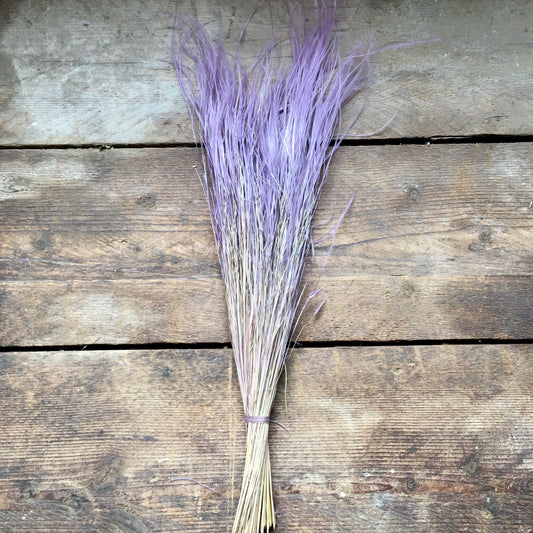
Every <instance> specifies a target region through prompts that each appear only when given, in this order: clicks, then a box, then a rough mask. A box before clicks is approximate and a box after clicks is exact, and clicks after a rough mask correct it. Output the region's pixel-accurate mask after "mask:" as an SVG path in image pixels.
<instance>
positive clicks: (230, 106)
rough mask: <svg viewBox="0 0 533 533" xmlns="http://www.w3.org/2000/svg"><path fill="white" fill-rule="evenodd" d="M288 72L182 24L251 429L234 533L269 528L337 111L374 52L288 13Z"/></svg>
mask: <svg viewBox="0 0 533 533" xmlns="http://www.w3.org/2000/svg"><path fill="white" fill-rule="evenodd" d="M288 10H289V18H290V44H291V49H292V63H291V64H284V62H283V61H281V60H279V58H277V57H276V50H277V49H276V43H275V42H274V41H272V42H271V43H270V44H269V45H268V46H267V47H266V49H265V50H264V51H263V53H262V54H261V55H260V56H259V57H258V58H257V60H256V61H255V63H254V64H253V65H252V66H251V67H250V68H247V67H245V65H244V64H243V62H242V61H241V60H240V58H239V54H238V50H237V52H236V54H233V55H232V54H230V53H228V52H227V51H226V50H225V48H224V46H223V44H222V41H221V38H220V36H219V37H218V39H212V38H211V37H210V36H209V35H208V34H207V32H206V30H205V29H204V27H203V26H202V25H201V24H200V23H199V22H198V21H197V20H196V19H194V18H192V17H186V18H180V19H179V22H180V28H179V30H178V31H177V32H175V33H177V34H179V41H178V42H174V46H173V62H174V65H175V67H176V71H177V75H178V80H179V83H180V86H181V90H182V92H183V94H184V96H185V98H186V101H187V103H188V106H189V110H190V113H191V116H192V119H193V121H194V124H195V127H196V132H197V134H198V135H199V138H200V139H201V141H202V143H203V148H204V151H203V157H204V173H203V179H202V181H203V186H204V190H205V194H206V196H207V200H208V203H209V208H210V211H211V218H212V224H213V229H214V235H215V240H216V246H217V250H218V256H219V259H220V264H221V269H222V276H223V279H224V284H225V288H226V302H227V307H228V315H229V325H230V330H231V338H232V344H233V350H234V359H235V364H236V367H237V373H238V379H239V384H240V389H241V394H242V401H243V404H244V412H245V416H246V418H245V420H246V421H247V422H248V438H247V446H248V451H247V456H246V465H245V472H244V476H243V486H242V492H241V498H240V501H239V506H238V509H237V516H236V518H235V523H234V529H233V531H234V533H236V532H250V533H252V532H253V533H256V532H258V531H261V530H263V529H265V528H268V527H270V526H274V525H275V516H274V508H273V503H272V487H271V476H270V460H269V453H268V440H267V437H268V420H269V416H270V411H271V407H272V402H273V399H274V396H275V392H276V385H277V382H278V378H279V376H280V373H281V371H282V369H283V365H284V363H285V361H286V359H287V354H288V346H289V342H290V340H291V335H292V333H293V331H294V327H295V322H296V321H297V320H296V319H297V315H296V314H297V310H298V307H299V306H301V304H302V293H303V289H302V287H301V284H302V276H303V272H304V268H305V265H306V258H307V255H308V253H309V252H310V250H311V247H312V235H311V233H312V226H311V221H312V218H313V215H314V213H315V210H316V207H317V203H318V200H319V198H320V193H321V190H322V186H323V185H324V180H325V178H326V174H327V170H328V167H329V165H330V162H331V158H332V155H333V153H334V152H335V150H336V148H337V147H338V146H339V143H340V142H341V140H342V137H343V133H342V132H339V128H340V123H341V110H342V107H343V105H344V104H345V103H346V102H347V101H348V100H349V99H350V98H351V97H352V96H354V95H355V94H356V93H357V92H358V91H359V90H360V89H361V88H362V87H363V85H364V84H365V82H366V79H367V73H368V66H369V60H370V55H371V54H372V49H371V42H370V40H368V41H363V42H360V43H358V44H356V45H355V46H354V47H353V48H352V50H351V51H350V52H349V53H348V54H347V55H344V56H343V55H342V53H341V50H340V42H339V39H338V37H337V35H336V32H335V30H336V12H335V7H334V6H330V5H327V4H326V2H325V1H322V2H318V4H317V5H316V7H315V14H316V25H315V26H314V27H312V28H311V27H309V26H308V25H307V24H304V23H300V22H298V20H299V18H300V17H298V16H297V13H296V10H293V9H291V8H290V7H288Z"/></svg>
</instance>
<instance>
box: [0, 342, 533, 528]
mask: <svg viewBox="0 0 533 533" xmlns="http://www.w3.org/2000/svg"><path fill="white" fill-rule="evenodd" d="M0 376H1V380H2V387H1V388H0V529H1V530H2V531H4V532H15V531H16V532H17V533H18V532H32V533H34V532H47V531H65V532H66V531H68V532H80V533H81V532H93V531H101V532H108V531H109V532H111V531H124V532H126V531H128V532H173V531H180V532H202V533H210V532H220V531H230V529H229V527H230V523H231V520H232V514H233V512H234V508H235V505H236V498H237V496H238V489H239V483H240V479H239V477H240V472H241V469H242V466H243V461H244V449H243V445H244V424H243V423H242V417H241V410H242V407H241V406H240V399H239V398H240V397H239V393H238V391H237V389H236V379H235V375H234V373H233V370H232V363H231V351H230V350H179V351H178V350H173V351H171V350H162V351H112V352H110V351H105V352H100V351H82V352H36V353H2V354H0ZM532 383H533V374H532V367H531V346H529V345H517V344H515V345H491V346H414V347H413V346H411V347H374V348H370V347H366V348H361V347H359V348H357V347H352V348H330V349H304V350H295V351H294V353H293V357H292V359H291V360H290V363H289V369H288V388H287V395H286V398H284V394H283V386H282V387H281V390H280V392H279V394H278V398H277V404H276V407H275V412H274V417H275V418H276V419H277V420H279V421H280V422H282V423H283V424H286V425H287V426H288V427H289V429H290V434H288V433H285V432H284V431H282V430H281V429H280V428H279V427H277V426H273V427H272V430H271V444H272V462H273V470H274V484H275V495H276V496H275V499H276V506H277V509H278V510H279V529H277V531H279V532H280V533H284V532H287V533H288V532H294V531H298V532H315V531H321V532H341V531H342V532H358V533H371V532H372V533H378V532H380V531H387V532H388V533H400V532H402V533H403V532H405V531H414V532H417V533H418V532H420V533H422V532H445V531H450V532H452V531H454V532H455V531H479V532H483V533H489V532H490V533H501V532H506V533H520V532H522V533H526V532H530V531H531V508H532V507H531V506H532V505H533V493H532V483H533V477H532V474H533V462H532V459H533V452H532V449H531V442H532V439H533V402H532V395H531V392H532V391H531V384H532ZM285 404H286V406H287V408H285ZM174 476H184V477H192V478H196V479H197V480H199V481H201V482H203V483H207V484H209V485H211V486H212V487H214V488H215V489H216V490H217V491H218V494H214V493H211V492H209V491H208V490H206V489H204V488H202V487H200V486H198V485H195V484H193V483H188V482H185V481H170V478H172V477H174Z"/></svg>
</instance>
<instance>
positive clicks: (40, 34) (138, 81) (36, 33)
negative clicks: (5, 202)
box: [0, 0, 533, 146]
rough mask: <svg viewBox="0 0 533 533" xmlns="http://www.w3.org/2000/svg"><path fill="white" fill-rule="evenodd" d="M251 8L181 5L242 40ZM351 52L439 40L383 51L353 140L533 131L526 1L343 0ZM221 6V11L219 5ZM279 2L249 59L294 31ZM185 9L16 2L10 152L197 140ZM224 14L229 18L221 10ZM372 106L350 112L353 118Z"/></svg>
mask: <svg viewBox="0 0 533 533" xmlns="http://www.w3.org/2000/svg"><path fill="white" fill-rule="evenodd" d="M252 4H253V2H244V3H239V4H238V5H237V4H236V3H234V2H230V1H229V0H222V1H220V2H219V1H218V0H200V1H192V0H190V1H189V0H183V1H180V2H178V3H177V5H178V9H179V10H180V11H181V12H183V13H190V14H193V15H195V16H197V17H198V18H199V19H200V20H201V21H202V22H206V23H209V27H210V28H212V29H213V31H216V25H215V24H213V20H214V19H216V18H219V17H218V13H220V18H221V20H222V21H223V22H222V28H221V29H222V36H223V38H224V40H225V42H226V43H234V42H235V41H236V39H237V38H238V36H239V34H240V32H241V29H242V28H243V26H244V24H245V22H246V20H247V19H248V17H249V15H250V13H251V12H252ZM338 4H339V19H340V21H341V33H342V35H343V36H344V37H345V41H346V43H347V46H348V45H349V44H350V43H353V42H356V41H358V40H360V39H362V38H364V37H365V36H366V35H367V34H369V33H370V32H374V35H375V37H376V40H377V41H378V42H380V43H387V42H391V41H413V40H415V41H416V40H425V39H432V38H438V37H440V38H442V41H441V42H438V43H433V44H429V45H418V46H415V47H412V48H407V49H402V50H398V51H395V52H390V51H389V52H384V53H382V54H378V55H376V56H375V59H374V68H373V74H372V76H373V82H372V88H371V90H370V92H369V93H368V95H367V96H368V98H367V100H366V111H365V112H364V114H363V116H362V117H361V120H360V122H359V123H358V125H357V127H356V128H355V129H354V130H353V132H352V135H361V134H368V133H370V132H373V131H375V130H377V129H379V128H380V127H382V126H383V125H384V124H386V123H387V122H388V121H389V120H390V119H391V117H392V116H393V115H394V114H395V113H396V112H397V111H398V114H397V116H396V117H395V119H394V121H393V122H392V123H391V124H390V125H389V126H388V127H387V128H386V129H385V130H384V131H382V132H381V133H380V134H379V135H378V136H379V137H387V138H396V137H413V136H414V137H438V136H465V135H467V136H468V135H480V134H500V135H531V133H532V129H531V120H530V117H531V113H532V108H531V98H530V96H531V92H532V85H531V79H532V77H531V74H532V70H533V63H532V59H531V53H530V51H531V48H530V47H531V42H530V41H531V38H530V37H529V33H528V31H529V25H530V22H531V19H532V17H533V7H532V4H531V2H529V1H528V0H511V1H509V0H495V1H493V2H491V3H490V5H488V4H487V3H486V2H483V1H477V2H457V1H452V0H446V1H440V2H427V1H425V0H400V1H395V2H375V1H373V0H362V1H358V2H355V3H354V2H351V1H348V0H343V1H339V2H338ZM219 5H220V8H219V7H217V6H219ZM282 5H283V3H282V2H277V3H268V6H267V5H266V3H265V5H264V6H263V5H260V9H259V10H258V13H257V14H256V16H255V17H254V18H253V19H252V21H251V23H250V25H249V26H248V29H247V34H246V39H245V41H244V46H243V50H244V51H245V52H246V54H248V55H249V56H250V59H251V58H252V57H253V56H254V55H255V54H256V53H257V51H258V50H259V49H260V48H261V46H262V45H263V44H264V43H265V41H266V39H268V38H270V37H271V31H272V30H271V28H272V21H274V23H275V24H276V25H278V24H279V23H286V19H287V15H286V13H285V12H284V9H283V7H282ZM175 8H176V2H175V1H169V0H154V1H150V2H145V1H142V0H134V1H130V2H128V4H127V6H125V5H124V3H123V2H120V1H117V0H112V1H108V2H105V3H102V2H85V1H83V0H75V1H72V0H68V1H67V0H60V1H56V2H53V3H50V2H48V1H46V0H38V1H30V0H23V1H19V0H17V1H13V0H11V1H10V0H7V1H4V2H3V3H2V10H1V12H0V30H1V37H0V106H1V109H2V113H1V115H0V144H2V145H10V146H13V145H27V144H34V145H44V144H54V145H56V144H68V145H72V144H76V145H78V144H115V143H164V142H184V141H190V140H192V136H191V130H190V125H189V119H188V116H187V113H186V110H185V105H184V102H183V100H182V98H181V96H180V94H179V91H178V88H177V84H176V79H175V75H174V74H173V72H172V68H171V67H170V66H169V64H168V63H166V62H165V61H166V59H167V58H168V57H169V41H170V33H171V27H172V20H173V13H174V11H175ZM219 9H220V11H219ZM363 101H364V98H363V97H361V98H358V99H357V100H356V101H354V102H353V103H352V104H351V106H350V107H349V108H348V109H347V111H346V113H345V115H346V116H347V117H349V116H353V115H354V114H355V112H356V110H357V109H358V108H359V107H360V106H361V105H362V103H363Z"/></svg>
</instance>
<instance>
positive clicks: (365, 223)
mask: <svg viewBox="0 0 533 533" xmlns="http://www.w3.org/2000/svg"><path fill="white" fill-rule="evenodd" d="M218 4H219V7H217V2H216V1H215V0H212V1H207V0H203V1H198V2H193V1H184V2H178V7H179V9H180V10H181V12H183V13H191V14H193V15H196V16H198V17H199V18H200V20H201V21H202V22H205V23H208V24H209V25H210V27H212V28H214V29H216V27H217V24H216V20H217V19H218V18H219V16H221V17H222V19H223V23H222V26H221V28H222V32H223V36H224V38H225V39H226V40H227V41H228V42H232V41H234V40H235V38H236V37H238V35H239V33H240V29H241V28H242V26H243V24H244V22H245V21H246V19H247V17H248V16H249V14H250V12H251V9H252V5H253V2H242V3H239V4H237V3H232V2H227V1H224V0H221V1H220V2H219V3H218ZM280 4H281V3H272V5H271V6H270V4H269V3H267V4H265V6H267V7H265V6H263V7H262V8H261V9H260V10H259V12H258V13H257V15H256V17H255V18H254V19H253V20H252V22H251V24H250V27H249V30H248V34H247V37H246V40H245V46H246V50H248V51H249V53H250V57H252V56H253V54H254V53H256V52H257V50H259V48H260V47H261V44H262V43H264V39H265V38H268V36H269V31H270V28H271V27H272V20H273V21H275V23H276V24H277V23H284V22H286V15H285V13H284V10H283V7H282V6H281V5H280ZM175 5H176V4H175V3H174V2H170V1H164V0H153V1H149V0H148V1H142V0H133V1H129V2H119V1H108V2H100V1H92V2H88V1H87V2H85V1H80V0H78V1H70V0H57V1H54V2H49V1H46V0H38V1H33V2H30V1H29V0H14V1H5V0H4V1H1V2H0V110H1V111H0V147H1V149H0V341H1V346H2V348H1V352H0V531H2V532H32V533H33V532H45V531H46V532H48V531H50V532H52V531H53V532H56V531H57V532H59V531H64V532H118V531H120V532H177V531H180V532H204V533H209V532H213V533H214V532H220V531H226V532H229V531H230V529H231V528H230V526H231V522H232V517H233V513H234V510H235V507H236V500H237V498H238V493H239V485H240V475H241V471H242V466H243V462H244V430H245V427H244V423H243V421H242V407H241V405H240V399H239V392H238V389H237V383H236V378H235V375H234V371H233V367H232V359H231V357H232V355H231V350H230V348H229V335H228V330H227V317H226V313H225V308H224V296H223V288H222V284H221V279H220V272H219V267H218V265H217V260H216V255H215V253H214V242H213V238H212V235H211V230H210V226H209V215H208V211H207V208H206V205H205V200H204V198H203V196H202V191H201V187H200V185H199V182H198V180H197V177H196V172H197V168H198V167H199V165H200V163H201V161H200V158H199V155H198V152H197V150H196V149H195V148H194V147H193V146H192V144H191V141H192V140H193V139H192V136H191V130H190V124H189V120H188V116H187V113H186V111H185V107H184V103H183V100H182V99H181V97H180V94H179V90H178V88H177V84H176V81H175V76H174V74H173V72H172V69H171V67H170V66H169V65H168V63H166V62H165V59H166V58H168V42H169V37H170V31H171V26H172V22H171V20H172V13H173V12H174V9H175ZM268 6H270V8H269V7H268ZM219 10H220V11H219ZM339 18H340V20H341V21H342V23H341V32H342V35H343V37H344V38H345V40H346V42H347V43H349V42H350V41H352V40H356V39H360V38H362V37H364V36H365V35H366V34H367V33H368V32H369V31H374V32H375V38H376V39H377V40H378V41H379V42H388V41H391V40H392V41H395V40H412V39H420V40H423V39H429V38H433V37H442V41H441V42H439V43H435V44H431V45H423V46H416V47H412V48H406V49H402V50H397V51H394V52H387V53H383V54H380V55H378V56H376V57H375V63H374V70H373V84H372V88H371V90H370V91H369V92H368V93H367V95H366V101H365V110H364V112H363V115H362V117H361V120H360V121H359V122H358V123H357V125H356V127H355V128H354V130H353V132H352V134H351V135H350V137H349V139H348V140H347V141H346V142H345V143H344V145H343V147H342V148H341V149H340V150H339V152H338V153H337V154H336V156H335V158H334V161H333V164H332V168H331V173H330V179H329V182H328V185H327V188H326V191H325V193H324V196H323V201H322V203H321V208H320V210H319V212H318V213H317V220H318V221H322V220H327V219H328V218H329V217H330V215H331V212H332V210H333V213H334V214H336V213H339V214H340V212H341V211H342V209H343V206H344V205H345V202H346V199H347V198H349V197H350V195H351V194H352V191H353V190H354V189H355V191H356V196H355V201H354V204H353V206H352V207H351V209H350V210H349V212H348V214H347V216H346V218H345V220H344V222H343V224H342V226H341V228H340V230H339V232H338V234H337V238H336V246H335V248H334V249H333V251H332V254H331V256H330V258H329V261H328V263H327V266H326V267H325V269H324V271H323V274H322V278H321V279H320V281H319V280H318V278H317V274H316V271H317V270H318V268H314V269H312V271H311V277H312V279H313V282H314V281H316V282H317V283H320V284H321V285H322V286H323V287H324V290H323V293H324V296H325V297H326V298H327V302H326V304H325V306H324V307H323V308H322V310H321V311H320V313H319V314H318V316H317V317H316V318H315V319H311V314H312V313H307V315H305V316H304V323H305V324H306V327H305V328H304V330H303V332H302V335H301V337H300V341H301V346H299V347H298V348H297V349H295V350H294V352H293V355H292V358H291V360H290V362H289V365H288V370H287V388H286V391H285V386H284V384H282V385H281V387H280V393H279V395H278V402H277V404H276V406H275V418H276V419H278V420H279V421H281V422H282V423H283V424H285V425H286V426H288V427H289V429H290V433H285V432H283V431H282V430H281V429H280V428H279V427H277V426H273V427H272V431H271V443H272V462H273V471H274V483H275V500H276V507H277V509H278V511H279V513H278V521H279V528H278V531H279V532H280V533H296V532H298V533H303V532H317V531H320V532H358V533H359V532H360V533H400V532H405V531H411V532H413V533H418V532H420V533H422V532H459V531H468V532H483V533H485V532H486V533H499V532H509V533H511V532H513V533H514V532H520V533H526V532H532V531H533V526H532V525H531V524H533V476H532V470H533V400H532V393H533V365H532V352H533V350H532V344H531V340H532V339H533V283H532V282H533V177H532V175H533V172H532V171H533V168H532V167H533V156H532V150H531V141H532V139H533V137H532V134H533V131H532V129H533V127H532V121H531V118H532V113H531V112H532V107H533V106H532V105H531V94H532V93H533V91H532V89H533V83H532V79H533V77H532V75H533V62H532V59H531V28H530V23H531V20H533V8H532V4H531V3H530V2H528V1H527V0H510V1H503V0H495V1H493V2H487V1H482V0H478V1H472V2H460V1H455V2H454V1H439V2H433V1H432V2H427V1H424V0H419V1H415V0H397V1H373V0H365V1H361V2H348V1H340V2H339ZM363 99H364V98H363V97H360V98H356V99H355V100H354V102H352V104H350V106H349V108H348V110H347V112H346V116H350V113H352V114H353V113H355V112H356V110H357V109H358V107H359V106H360V105H362V103H363ZM396 111H398V113H397V116H396V118H395V119H394V121H393V122H392V123H391V124H390V125H389V126H388V127H387V128H386V129H385V130H384V131H382V132H381V133H379V134H377V135H371V136H368V137H365V138H363V139H361V138H360V137H359V135H360V134H364V133H368V132H371V131H373V130H376V129H378V128H379V127H380V126H382V125H383V124H384V123H386V122H387V121H388V120H389V119H390V117H391V116H392V115H393V114H394V113H395V112H396ZM109 147H112V149H109ZM328 246H329V244H325V245H324V246H323V247H322V248H319V249H318V250H317V259H316V265H317V266H320V264H321V260H323V259H324V257H325V256H326V254H327V251H328ZM173 477H190V478H195V479H197V480H199V481H201V482H203V483H206V484H208V485H210V486H212V487H214V488H216V490H217V491H218V493H212V492H210V491H208V490H206V489H204V488H202V487H201V486H199V485H196V484H194V483H190V482H186V481H171V479H172V478H173Z"/></svg>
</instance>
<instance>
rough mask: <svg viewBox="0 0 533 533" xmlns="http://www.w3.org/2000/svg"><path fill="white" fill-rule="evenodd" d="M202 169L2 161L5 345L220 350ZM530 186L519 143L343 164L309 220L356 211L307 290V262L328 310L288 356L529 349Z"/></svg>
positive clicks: (118, 162) (13, 157) (124, 155)
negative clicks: (403, 343) (171, 345)
mask: <svg viewBox="0 0 533 533" xmlns="http://www.w3.org/2000/svg"><path fill="white" fill-rule="evenodd" d="M200 166H201V161H200V158H199V155H198V154H197V152H196V150H195V149H194V148H175V149H169V148H167V149H142V150H141V149H137V150H106V151H102V152H100V151H98V150H11V151H9V152H6V153H4V154H3V158H2V162H1V163H0V183H1V184H2V192H1V193H0V194H2V196H1V197H2V199H3V202H2V203H3V210H2V211H1V212H0V228H1V229H0V276H2V278H3V279H4V283H3V284H2V287H1V289H2V297H3V299H4V306H5V308H6V309H9V310H10V312H9V313H4V314H3V315H2V317H1V318H0V327H1V329H2V330H3V332H4V333H3V338H2V342H3V344H4V345H7V346H14V345H15V346H17V345H18V346H23V345H37V346H39V345H41V346H43V345H54V344H56V345H57V344H59V345H81V344H94V343H112V344H121V343H128V342H130V343H141V342H180V343H182V342H228V341H229V335H228V330H227V318H226V310H225V303H224V295H223V287H222V282H221V279H220V273H219V268H218V264H217V258H216V254H215V246H214V241H213V237H212V230H211V227H210V221H209V214H208V210H207V207H206V202H205V199H204V197H203V193H202V190H201V185H200V182H199V180H198V179H197V176H196V172H197V168H195V167H200ZM532 174H533V157H532V153H531V148H530V146H529V145H528V144H527V143H517V144H483V145H473V144H466V145H431V146H425V145H422V146H363V147H357V148H356V147H346V148H342V149H341V150H340V151H339V153H338V154H337V155H336V157H335V160H334V165H333V168H332V171H331V175H330V182H329V185H328V187H327V188H326V192H325V194H324V197H323V201H322V203H321V209H320V210H319V212H318V213H317V216H316V220H317V221H324V220H327V219H328V218H330V217H331V209H332V206H335V209H334V213H335V212H336V214H337V216H338V215H339V214H340V213H341V212H342V210H343V205H345V204H346V201H347V200H346V198H349V196H350V195H351V192H352V191H353V190H355V193H356V197H355V200H354V204H353V206H352V208H351V209H350V211H349V212H348V214H347V216H346V218H345V220H344V222H343V224H342V225H341V227H340V229H339V231H338V233H337V237H336V246H335V248H334V249H333V251H332V254H331V255H330V257H329V260H328V262H327V265H326V268H325V270H324V271H323V273H322V279H321V281H318V280H317V275H318V273H319V271H320V269H319V268H318V267H320V265H322V263H323V260H324V257H325V255H326V254H327V252H328V249H329V246H330V243H329V242H325V243H323V244H322V245H321V247H320V248H319V247H317V257H316V261H315V264H316V265H317V268H315V271H314V275H313V278H312V281H311V284H310V285H311V286H313V287H314V286H315V285H316V284H317V283H319V284H320V285H322V286H323V287H324V291H323V294H322V295H321V298H322V297H323V298H325V299H326V304H325V306H323V308H322V309H321V311H320V314H319V315H318V317H317V318H316V319H315V320H311V317H312V314H313V311H314V308H315V307H316V305H315V304H312V305H310V307H309V312H308V313H307V314H306V315H305V316H304V318H303V321H302V323H303V324H309V327H306V328H305V329H304V330H303V332H302V335H301V336H300V340H302V341H317V340H320V341H327V340H380V341H383V340H394V339H403V340H406V339H407V340H413V339H445V338H451V339H456V338H457V339H459V338H474V339H475V338H529V337H533V307H532V305H533V271H532V268H531V266H532V264H533V246H532V242H533V209H531V207H530V201H531V200H532V199H533V181H532V180H531V175H532ZM327 229H328V228H327V226H326V230H327ZM318 237H320V235H317V238H318ZM318 301H319V300H318V299H317V302H316V303H318ZM198 302H203V303H204V304H203V305H198ZM206 324H209V325H210V326H209V328H206V327H205V326H206Z"/></svg>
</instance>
